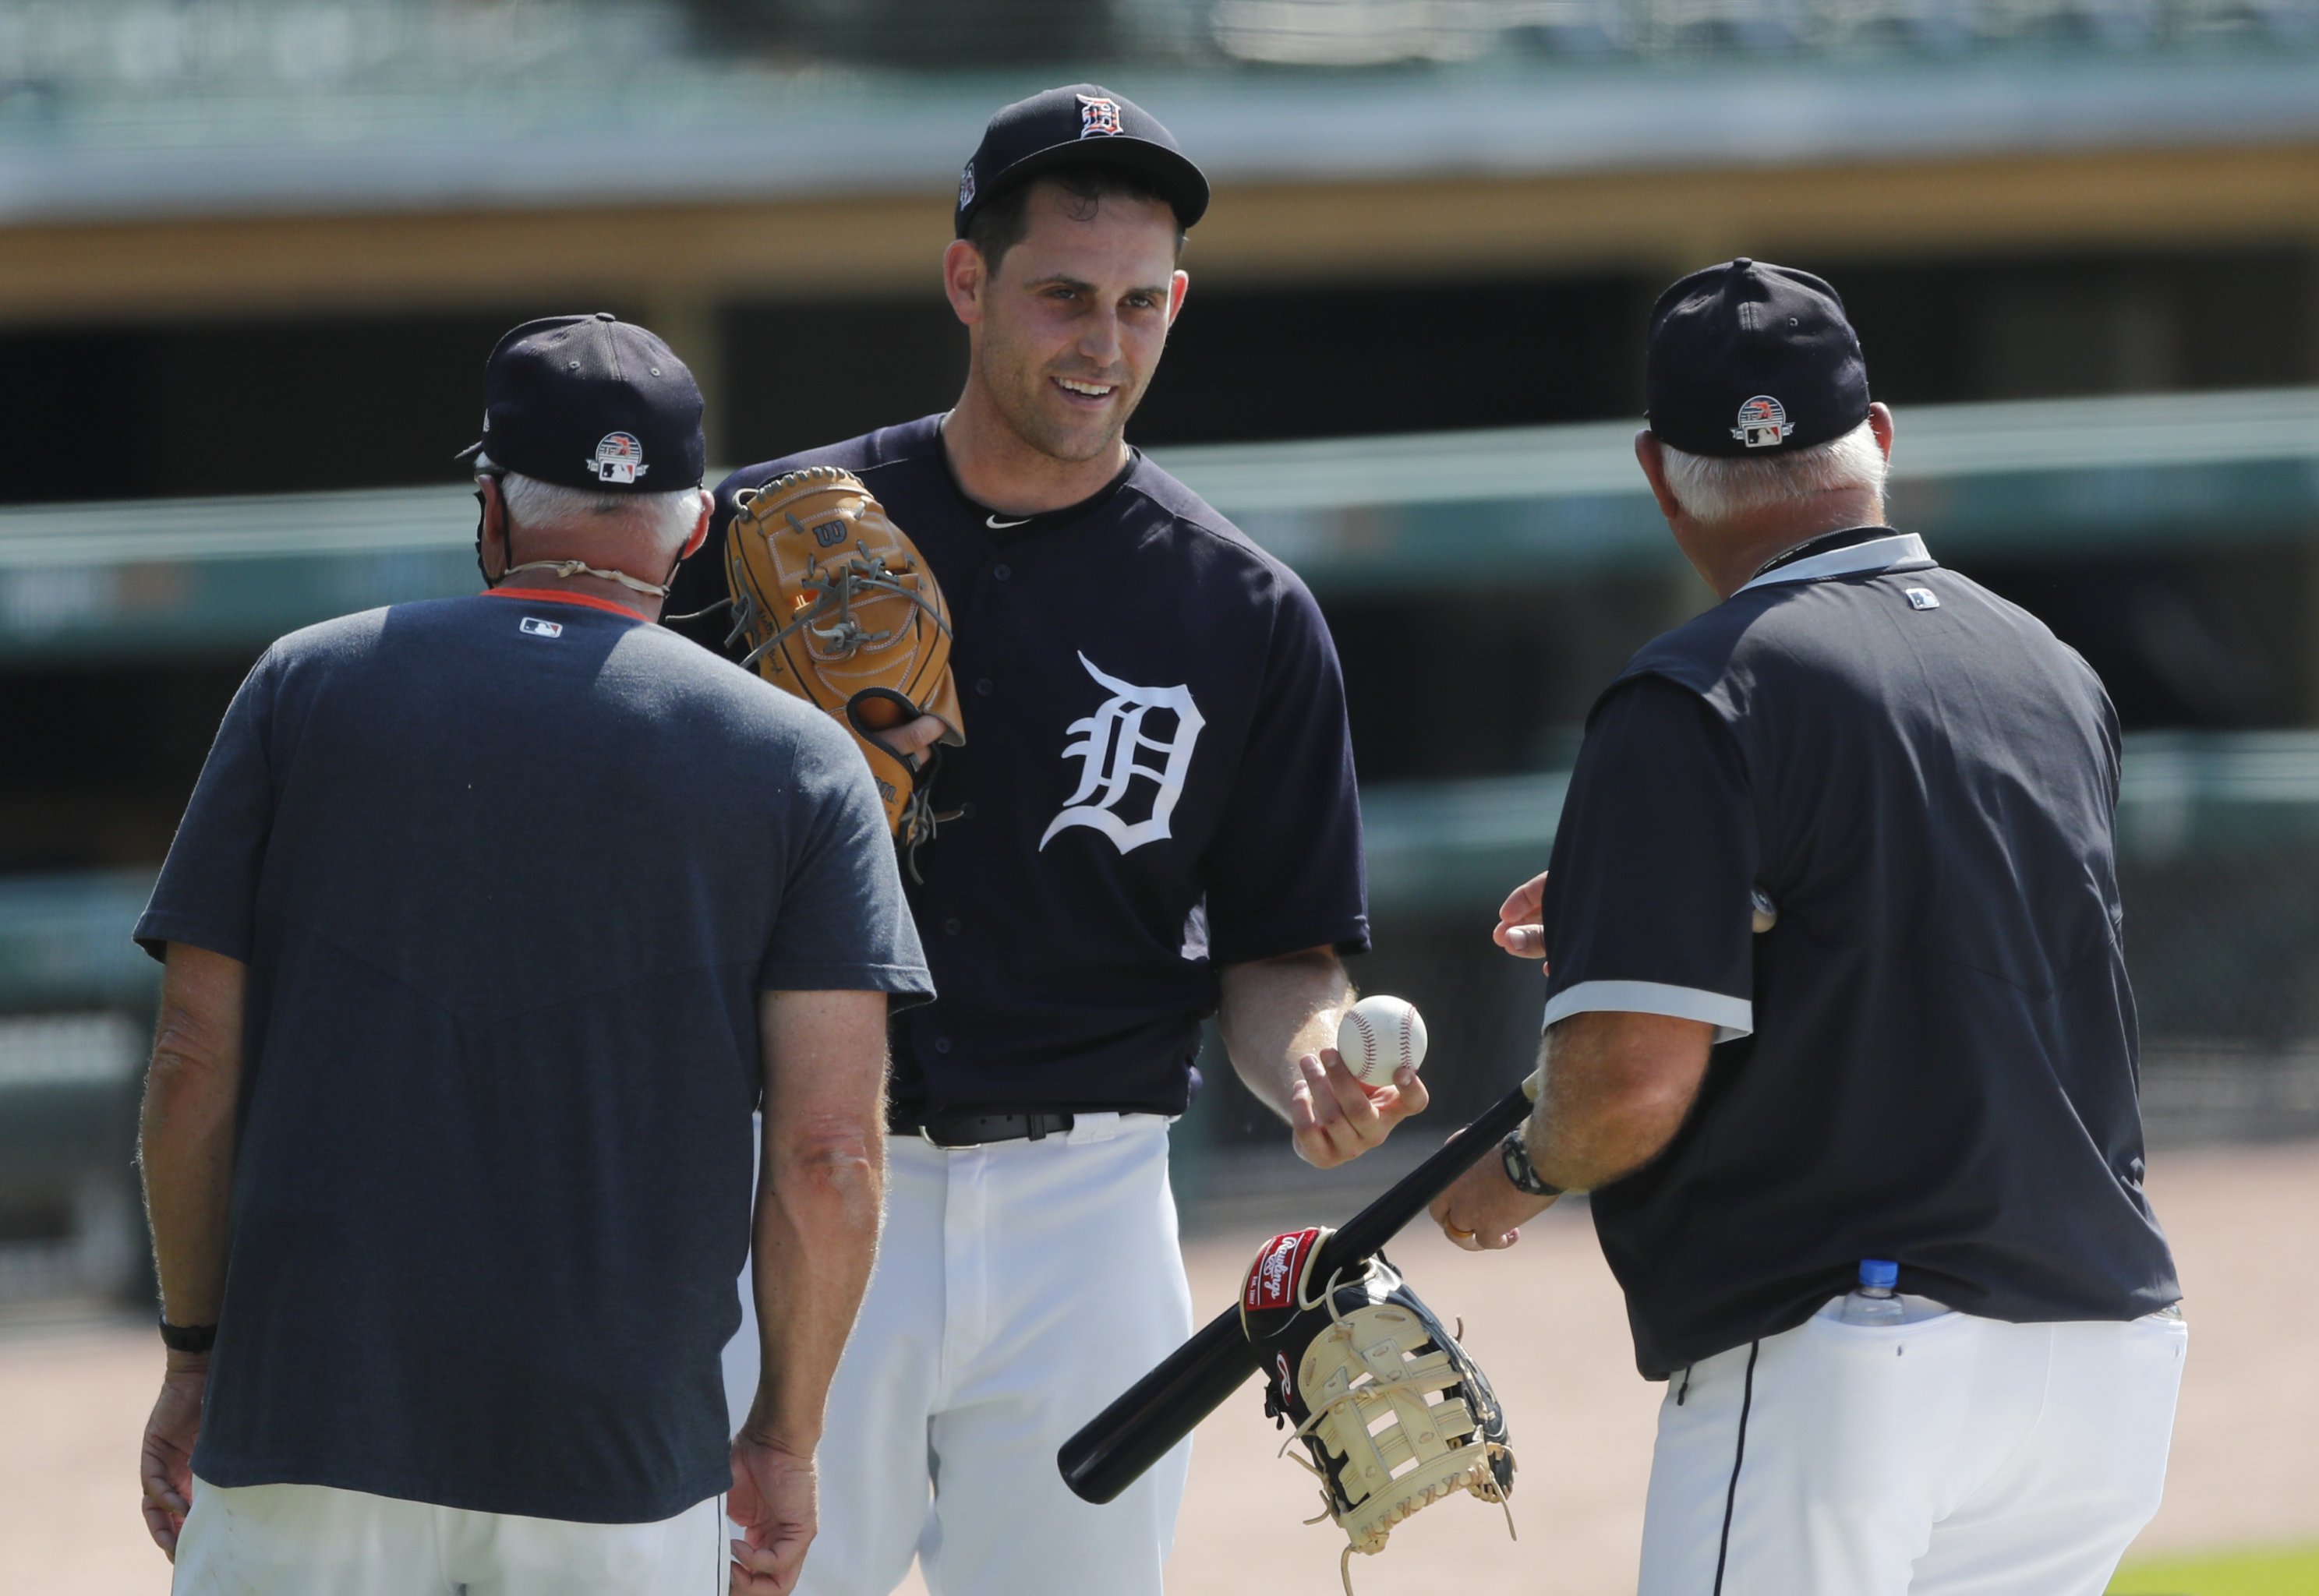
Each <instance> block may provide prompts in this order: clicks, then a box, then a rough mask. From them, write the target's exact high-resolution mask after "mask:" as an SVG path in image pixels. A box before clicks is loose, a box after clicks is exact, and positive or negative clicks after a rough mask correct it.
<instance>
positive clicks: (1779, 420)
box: [1731, 393, 1796, 449]
mask: <svg viewBox="0 0 2319 1596" xmlns="http://www.w3.org/2000/svg"><path fill="white" fill-rule="evenodd" d="M1795 429H1796V424H1795V423H1794V422H1792V421H1791V420H1789V419H1788V407H1787V406H1785V405H1783V404H1782V403H1781V402H1780V401H1778V400H1776V399H1773V397H1772V396H1771V395H1770V394H1768V393H1758V394H1757V395H1755V398H1753V399H1751V400H1749V401H1747V402H1746V403H1745V404H1743V405H1741V406H1740V407H1739V424H1738V425H1737V427H1734V428H1732V429H1731V436H1732V437H1736V438H1737V439H1738V440H1739V441H1740V442H1741V443H1743V444H1746V446H1748V447H1749V448H1751V449H1776V448H1778V447H1779V446H1780V445H1781V444H1782V443H1784V442H1786V441H1787V437H1788V434H1789V433H1791V432H1793V431H1794V430H1795Z"/></svg>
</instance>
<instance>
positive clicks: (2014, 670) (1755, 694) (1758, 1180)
mask: <svg viewBox="0 0 2319 1596" xmlns="http://www.w3.org/2000/svg"><path fill="white" fill-rule="evenodd" d="M2117 780H2118V741H2117V723H2116V717H2115V715H2114V714H2113V713H2112V712H2111V709H2110V705H2109V700H2108V699H2107V697H2106V696H2105V695H2104V693H2103V691H2102V688H2101V683H2100V682H2099V681H2098V680H2097V679H2096V678H2095V676H2094V673H2093V672H2091V671H2090V670H2089V669H2088V668H2087V667H2086V664H2085V663H2084V662H2083V661H2082V660H2080V659H2079V658H2078V656H2077V655H2076V654H2073V653H2071V651H2070V650H2069V649H2068V648H2066V647H2065V646H2063V645H2062V644H2061V643H2060V642H2058V641H2057V640H2056V639H2055V638H2054V636H2053V634H2052V633H2051V632H2049V631H2047V630H2046V629H2045V627H2044V626H2043V625H2041V624H2040V623H2039V622H2038V621H2037V620H2035V618H2033V617H2031V616H2029V615H2028V614H2026V612H2024V611H2022V610H2021V609H2017V608H2016V607H2014V606H2013V605H2010V604H2008V603H2006V602H2005V601H2004V600H2000V599H1999V598H1997V597H1995V596H1994V595H1993V594H1991V593H1990V592H1989V591H1987V590H1986V589H1983V588H1981V587H1980V586H1978V585H1976V584H1975V583H1973V582H1970V581H1968V580H1966V579H1965V578H1964V577H1962V576H1959V575H1957V574H1956V573H1954V572H1949V571H1945V570H1942V569H1941V568H1940V567H1939V566H1937V565H1936V564H1934V563H1933V561H1932V560H1931V559H1930V558H1929V557H1928V556H1927V555H1926V552H1925V548H1924V546H1923V544H1922V543H1921V542H1919V541H1918V540H1917V539H1916V538H1914V537H1906V536H1902V535H1898V534H1885V535H1883V536H1881V537H1872V538H1870V539H1867V540H1864V541H1860V542H1857V543H1854V544H1852V545H1850V546H1842V547H1836V548H1834V549H1833V550H1832V551H1831V552H1827V553H1822V554H1818V555H1813V556H1811V557H1809V558H1807V559H1805V560H1803V561H1801V562H1800V563H1797V564H1791V565H1788V566H1783V567H1782V568H1780V569H1777V570H1774V571H1772V572H1770V573H1767V574H1765V575H1764V576H1762V577H1759V578H1758V579H1757V581H1756V582H1754V583H1751V584H1749V585H1748V586H1747V587H1746V588H1743V589H1742V590H1741V591H1739V592H1737V594H1735V595H1733V596H1732V598H1730V599H1729V600H1727V601H1726V602H1724V603H1722V604H1720V605H1719V606H1717V607H1716V608H1715V609H1710V610H1709V611H1708V612H1707V613H1706V614H1704V615H1702V616H1701V617H1699V618H1697V619H1695V620H1693V621H1692V622H1690V623H1689V624H1688V625H1686V626H1683V627H1679V628H1677V629H1676V630H1674V631H1673V632H1671V633H1669V634H1667V635H1666V636H1664V637H1661V638H1660V639H1658V640H1657V641H1656V642H1655V643H1653V644H1651V645H1648V646H1647V647H1646V648H1645V649H1644V650H1643V651H1642V652H1641V653H1640V654H1638V655H1637V656H1636V657H1635V659H1634V661H1633V663H1630V664H1629V666H1628V667H1627V669H1626V671H1625V672H1624V673H1623V674H1622V675H1621V676H1620V679H1619V680H1618V681H1616V682H1615V683H1613V684H1612V686H1611V689H1610V690H1609V691H1608V692H1606V693H1605V694H1604V695H1603V698H1602V701H1601V702H1600V703H1598V704H1597V705H1596V706H1595V708H1594V711H1593V716H1592V717H1591V718H1590V719H1589V722H1588V725H1587V732H1586V741H1585V743H1584V746H1583V747H1582V748H1581V750H1580V752H1579V756H1578V764H1577V768H1576V770H1575V771H1574V772H1573V773H1572V777H1571V785H1570V793H1569V797H1568V799H1567V801H1566V806H1565V808H1564V811H1563V816H1562V822H1561V826H1560V830H1559V833H1558V834H1557V837H1556V839H1555V846H1554V858H1553V870H1552V874H1551V875H1550V876H1549V877H1548V886H1547V897H1546V909H1545V920H1546V927H1547V948H1548V956H1549V957H1550V958H1551V959H1552V960H1553V976H1552V979H1551V981H1550V982H1549V984H1548V1002H1547V1011H1546V1012H1547V1020H1548V1023H1553V1022H1554V1021H1556V1020H1558V1019H1561V1018H1563V1017H1565V1016H1566V1015H1569V1014H1579V1013H1584V1012H1587V1011H1590V1010H1610V1011H1624V1012H1629V1013H1644V1014H1672V1015H1675V1016H1678V1017H1682V1018H1686V1019H1692V1020H1699V1021H1703V1022H1705V1023H1710V1024H1712V1025H1714V1026H1715V1027H1716V1028H1717V1030H1716V1035H1717V1038H1718V1041H1719V1044H1720V1045H1718V1046H1717V1047H1716V1048H1715V1050H1714V1052H1713V1055H1712V1058H1711V1060H1710V1063H1709V1065H1708V1069H1707V1076H1706V1079H1705V1081H1704V1083H1703V1084H1702V1086H1701V1090H1700V1096H1699V1101H1698V1103H1697V1105H1696V1106H1695V1107H1694V1108H1693V1109H1692V1113H1691V1114H1690V1116H1689V1117H1688V1118H1687V1119H1686V1120H1685V1122H1684V1123H1683V1127H1682V1129H1681V1130H1680V1131H1679V1132H1677V1133H1676V1135H1675V1137H1674V1141H1672V1142H1670V1143H1669V1144H1668V1146H1667V1148H1666V1150H1665V1152H1664V1153H1662V1154H1661V1155H1660V1156H1659V1157H1658V1158H1657V1159H1654V1160H1653V1161H1652V1162H1651V1163H1650V1164H1648V1165H1647V1166H1645V1167H1644V1168H1642V1169H1641V1170H1639V1171H1638V1172H1637V1173H1635V1174H1633V1175H1630V1176H1629V1177H1626V1178H1625V1179H1622V1180H1618V1181H1613V1182H1611V1184H1609V1185H1607V1186H1603V1187H1602V1188H1601V1189H1600V1190H1599V1191H1597V1192H1596V1193H1595V1194H1594V1196H1593V1209H1594V1224H1595V1229H1596V1230H1597V1231H1599V1232H1600V1234H1601V1236H1602V1249H1603V1252H1604V1254H1605V1255H1606V1257H1607V1258H1609V1260H1610V1262H1611V1268H1612V1271H1613V1272H1614V1273H1615V1274H1616V1275H1617V1276H1618V1277H1619V1281H1620V1285H1622V1286H1624V1287H1625V1289H1626V1293H1627V1303H1628V1311H1629V1317H1630V1319H1631V1321H1632V1322H1633V1327H1634V1331H1635V1344H1636V1351H1637V1357H1638V1362H1639V1364H1640V1366H1641V1367H1642V1370H1643V1372H1644V1373H1645V1374H1646V1375H1652V1376H1654V1377H1657V1376H1664V1375H1667V1374H1668V1373H1670V1372H1671V1371H1673V1370H1675V1369H1679V1368H1682V1367H1683V1366H1685V1365H1687V1364H1691V1363H1694V1362H1697V1361H1698V1360H1700V1359H1701V1358H1704V1357H1710V1355H1712V1354H1714V1353H1718V1352H1721V1351H1724V1350H1726V1349H1727V1348H1732V1347H1736V1346H1739V1345H1743V1344H1745V1343H1746V1342H1747V1341H1749V1340H1752V1339H1755V1338H1758V1337H1762V1336H1768V1335H1773V1334H1776V1333H1778V1332H1779V1331H1781V1330H1787V1329H1789V1328H1791V1326H1794V1325H1797V1324H1800V1323H1801V1322H1803V1321H1804V1320H1806V1319H1807V1318H1809V1316H1810V1315H1811V1313H1812V1312H1814V1311H1815V1310H1816V1309H1818V1307H1819V1306H1820V1305H1821V1304H1822V1303H1826V1302H1827V1300H1828V1298H1830V1297H1831V1296H1836V1295H1838V1294H1842V1293H1843V1292H1844V1291H1845V1289H1846V1288H1847V1287H1848V1286H1849V1285H1851V1283H1852V1282H1853V1280H1854V1278H1855V1271H1856V1269H1857V1267H1858V1265H1859V1261H1860V1260H1861V1259H1862V1258H1895V1259H1898V1260H1899V1265H1900V1289H1901V1290H1903V1291H1906V1292H1914V1293H1921V1294H1924V1295H1926V1296H1930V1297H1935V1298H1937V1299H1938V1300H1940V1301H1941V1302H1943V1303H1947V1304H1948V1305H1950V1306H1951V1307H1954V1308H1958V1309H1962V1310H1963V1311H1965V1312H1970V1313H1977V1314H1981V1315H1983V1316H1985V1317H1988V1318H1993V1319H2001V1320H2012V1321H2038V1320H2072V1319H2076V1320H2126V1319H2133V1318H2135V1317H2137V1316H2139V1315H2141V1314H2143V1313H2148V1312H2153V1311H2155V1310H2157V1309H2159V1308H2162V1307H2164V1306H2165V1305H2166V1304H2168V1303H2171V1302H2172V1301H2174V1300H2175V1298H2176V1297H2178V1296H2179V1294H2180V1292H2179V1288H2178V1287H2177V1285H2175V1279H2174V1268H2173V1263H2172V1259H2171V1258H2170V1255H2169V1253H2168V1249H2167V1246H2166V1241H2165V1238H2164V1237H2163V1235H2162V1234H2161V1232H2160V1231H2159V1229H2158V1225H2157V1222H2156V1221H2155V1219H2154V1218H2153V1217H2152V1213H2151V1209H2150V1204H2149V1201H2148V1199H2147V1198H2146V1197H2145V1196H2144V1195H2143V1188H2142V1179H2143V1151H2142V1124H2141V1117H2140V1114H2139V1111H2138V1108H2137V1105H2136V1099H2135V1034H2134V999H2133V996H2132V993H2131V992H2130V990H2129V989H2128V987H2127V985H2126V976H2125V952H2124V944H2123V942H2122V940H2121V921H2122V915H2121V911H2120V907H2119V903H2118V895H2117V874H2116V862H2115V840H2114V832H2115V815H2116V801H2117ZM1759 894H1760V895H1761V897H1763V898H1764V900H1765V901H1766V902H1767V903H1768V904H1769V905H1771V906H1772V907H1773V910H1774V911H1775V913H1776V915H1777V919H1776V922H1775V924H1773V926H1772V928H1771V929H1770V930H1769V931H1767V932H1764V933H1761V934H1757V933H1755V932H1754V930H1753V929H1752V923H1753V918H1754V900H1755V897H1756V896H1757V895H1759Z"/></svg>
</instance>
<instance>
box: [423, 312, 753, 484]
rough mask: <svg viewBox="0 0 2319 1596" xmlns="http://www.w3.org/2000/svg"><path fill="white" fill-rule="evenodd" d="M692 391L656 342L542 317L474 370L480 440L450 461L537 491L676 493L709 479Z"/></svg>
mask: <svg viewBox="0 0 2319 1596" xmlns="http://www.w3.org/2000/svg"><path fill="white" fill-rule="evenodd" d="M700 411H701V402H700V388H699V384H698V383H695V382H694V381H693V380H692V373H691V371H690V369H688V368H687V367H686V365H685V364H684V362H683V361H681V360H679V359H678V358H677V357H676V353H675V351H673V350H672V349H671V348H670V347H668V346H667V345H666V344H665V343H663V342H662V341H661V339H660V337H659V335H657V334H656V333H654V332H651V331H649V330H648V329H645V328H641V327H636V326H634V325H632V324H630V323H628V322H626V321H622V320H619V319H618V317H616V316H614V315H613V314H612V313H611V312H610V311H598V312H597V313H596V314H594V315H592V316H546V317H542V318H541V319H540V320H537V321H527V322H525V323H524V324H523V325H522V326H520V327H518V328H515V329H512V330H511V331H510V332H509V333H508V334H507V335H506V336H505V337H503V338H501V339H500V341H499V344H498V346H497V347H494V348H493V349H492V357H491V359H490V360H489V361H487V362H485V363H484V365H483V437H482V439H481V440H480V441H478V442H476V443H474V444H473V445H471V446H469V447H468V448H467V449H466V450H465V451H464V452H463V453H462V454H461V455H459V458H460V459H462V460H465V459H468V458H471V457H472V456H474V455H477V454H479V453H481V454H488V455H490V456H491V459H492V464H494V465H499V466H503V467H505V468H506V469H507V470H509V471H512V472H516V473H519V474H521V475H524V476H528V477H533V478H536V479H537V480H538V481H540V482H556V483H560V484H561V485H563V486H564V487H567V488H593V489H597V490H600V491H601V490H609V491H613V492H629V493H677V492H681V491H684V490H685V489H687V488H697V487H699V485H700V479H701V478H702V476H703V475H704V474H706V472H707V468H708V445H707V442H706V440H705V439H704V438H703V437H702V435H701V430H700Z"/></svg>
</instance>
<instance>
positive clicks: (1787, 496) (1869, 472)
mask: <svg viewBox="0 0 2319 1596" xmlns="http://www.w3.org/2000/svg"><path fill="white" fill-rule="evenodd" d="M1659 453H1660V455H1661V456H1662V457H1663V458H1664V460H1665V464H1666V481H1667V487H1668V488H1669V489H1670V490H1671V491H1673V492H1674V496H1675V501H1676V502H1677V503H1679V504H1681V505H1682V506H1683V509H1684V510H1685V511H1686V512H1687V513H1688V514H1689V515H1690V516H1691V517H1692V518H1693V519H1694V520H1700V521H1705V522H1707V523H1708V524H1710V526H1712V525H1715V524H1717V523H1719V522H1726V521H1735V520H1738V519H1741V518H1744V517H1746V516H1751V515H1755V514H1756V513H1758V512H1759V511H1762V510H1766V509H1776V508H1777V507H1778V506H1780V505H1782V504H1786V503H1789V502H1791V501H1792V500H1799V499H1808V498H1809V497H1811V496H1812V495H1813V494H1815V493H1827V492H1833V491H1836V490H1838V489H1843V488H1867V489H1870V490H1872V491H1874V493H1875V495H1876V502H1877V503H1878V504H1879V505H1880V506H1881V504H1882V503H1883V502H1884V479H1885V475H1886V473H1887V472H1888V471H1889V469H1890V463H1889V462H1888V461H1886V459H1885V458H1884V451H1883V450H1882V449H1881V448H1879V447H1877V446H1876V433H1875V430H1874V429H1873V428H1871V427H1870V426H1869V424H1868V423H1867V422H1865V421H1863V422H1862V423H1861V424H1860V425H1859V426H1857V427H1855V428H1853V429H1852V430H1851V431H1849V432H1847V433H1845V435H1844V436H1843V437H1838V438H1831V439H1830V440H1829V441H1828V442H1827V443H1824V444H1814V445H1813V446H1811V447H1809V448H1808V449H1798V450H1797V451H1796V452H1795V453H1794V454H1792V455H1773V456H1772V457H1771V458H1769V459H1748V458H1746V457H1744V456H1742V457H1740V458H1737V459H1725V458H1721V457H1719V456H1715V455H1686V454H1685V453H1683V451H1682V450H1681V449H1678V448H1674V447H1672V446H1669V445H1666V444H1665V443H1662V444H1661V445H1660V446H1659Z"/></svg>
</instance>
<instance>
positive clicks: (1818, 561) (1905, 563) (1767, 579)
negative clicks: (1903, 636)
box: [1732, 532, 1937, 599]
mask: <svg viewBox="0 0 2319 1596" xmlns="http://www.w3.org/2000/svg"><path fill="white" fill-rule="evenodd" d="M1935 564H1937V562H1936V561H1935V560H1934V558H1933V556H1932V555H1931V553H1930V552H1929V551H1928V550H1927V549H1926V547H1925V540H1924V539H1923V538H1921V537H1917V535H1916V534H1915V533H1914V532H1895V533H1894V534H1892V536H1891V537H1876V538H1872V539H1870V540H1869V541H1868V542H1866V543H1854V544H1848V545H1846V546H1845V547H1843V548H1833V549H1830V550H1828V551H1827V553H1826V554H1824V555H1810V556H1809V557H1808V558H1805V559H1801V560H1798V561H1796V562H1795V563H1794V564H1788V565H1779V566H1775V567H1773V569H1772V570H1769V571H1766V572H1764V573H1763V574H1762V575H1761V576H1758V577H1757V578H1755V580H1754V581H1753V582H1747V583H1746V584H1745V585H1744V586H1742V587H1741V588H1740V589H1739V590H1738V591H1737V592H1735V593H1734V594H1733V595H1732V597H1733V598H1735V599H1736V598H1737V597H1738V596H1739V593H1744V592H1746V591H1747V590H1748V589H1749V588H1767V587H1770V586H1771V585H1772V584H1773V583H1774V582H1825V581H1826V580H1827V578H1829V577H1831V576H1861V575H1865V574H1867V573H1872V572H1883V571H1925V570H1929V569H1930V568H1931V567H1932V566H1933V565H1935Z"/></svg>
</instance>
